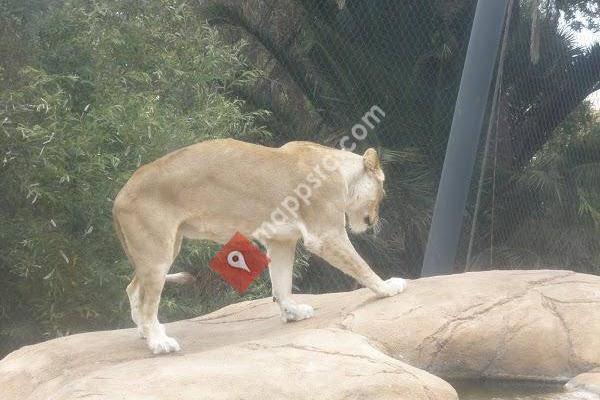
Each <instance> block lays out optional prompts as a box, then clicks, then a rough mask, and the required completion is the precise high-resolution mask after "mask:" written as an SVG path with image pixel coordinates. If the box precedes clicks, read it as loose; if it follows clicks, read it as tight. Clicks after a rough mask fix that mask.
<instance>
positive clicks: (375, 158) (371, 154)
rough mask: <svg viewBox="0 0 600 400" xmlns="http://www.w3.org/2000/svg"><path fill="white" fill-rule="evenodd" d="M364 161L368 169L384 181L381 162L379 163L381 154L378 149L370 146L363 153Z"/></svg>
mask: <svg viewBox="0 0 600 400" xmlns="http://www.w3.org/2000/svg"><path fill="white" fill-rule="evenodd" d="M363 162H364V163H365V168H366V169H367V171H369V172H371V173H373V174H374V175H375V177H377V179H379V180H381V181H383V179H384V175H383V171H382V170H381V164H380V163H379V155H378V154H377V150H375V149H374V148H369V149H367V151H365V154H363Z"/></svg>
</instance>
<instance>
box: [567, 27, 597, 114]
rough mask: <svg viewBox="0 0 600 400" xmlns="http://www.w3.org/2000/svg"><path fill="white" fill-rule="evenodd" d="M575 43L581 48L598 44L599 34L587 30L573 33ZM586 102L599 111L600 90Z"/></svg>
mask: <svg viewBox="0 0 600 400" xmlns="http://www.w3.org/2000/svg"><path fill="white" fill-rule="evenodd" d="M573 35H574V36H575V41H576V42H577V44H579V45H580V46H582V47H588V46H591V45H592V44H594V43H597V42H600V33H599V32H592V31H590V30H589V29H582V30H581V31H580V32H573ZM588 100H590V101H591V102H592V104H593V105H594V107H595V108H596V109H598V110H600V90H597V91H595V92H594V93H592V94H591V95H589V96H588Z"/></svg>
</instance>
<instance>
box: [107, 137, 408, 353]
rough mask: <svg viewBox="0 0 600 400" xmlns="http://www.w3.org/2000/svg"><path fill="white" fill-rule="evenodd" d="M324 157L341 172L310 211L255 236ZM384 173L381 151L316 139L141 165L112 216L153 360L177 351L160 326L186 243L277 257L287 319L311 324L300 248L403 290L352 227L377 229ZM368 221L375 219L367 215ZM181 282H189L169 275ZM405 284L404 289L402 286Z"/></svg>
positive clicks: (226, 148) (184, 154)
mask: <svg viewBox="0 0 600 400" xmlns="http://www.w3.org/2000/svg"><path fill="white" fill-rule="evenodd" d="M324 159H329V160H333V161H334V162H335V163H336V164H337V165H338V166H339V168H338V169H337V170H335V171H332V172H326V173H323V172H322V171H320V172H321V173H322V176H324V179H322V181H321V184H320V185H319V187H317V188H315V189H314V190H313V192H312V196H311V197H310V204H308V205H307V204H304V203H301V207H300V208H299V210H298V212H297V217H294V218H291V219H289V220H288V221H286V223H284V224H281V225H277V226H276V230H275V231H274V232H272V234H270V235H263V234H257V229H259V228H260V227H261V225H262V224H263V223H264V222H265V221H270V219H271V214H272V212H273V210H275V209H277V208H278V207H280V205H281V202H282V201H283V200H284V199H285V198H286V196H289V195H293V194H294V189H296V188H297V186H298V185H299V184H301V183H302V182H305V181H306V178H307V176H308V175H309V174H311V173H313V174H314V168H315V166H318V165H320V164H321V163H322V162H323V160H324ZM383 179H384V175H383V171H382V170H381V168H380V165H379V159H378V157H377V153H376V151H375V150H373V149H370V150H368V151H367V152H366V153H365V154H364V156H360V155H356V154H353V153H350V152H347V151H341V150H336V149H332V148H328V147H324V146H320V145H317V144H314V143H309V142H291V143H288V144H286V145H284V146H282V147H280V148H270V147H264V146H259V145H254V144H249V143H244V142H240V141H236V140H231V139H226V140H213V141H206V142H202V143H198V144H195V145H192V146H189V147H185V148H183V149H180V150H177V151H175V152H172V153H170V154H168V155H166V156H164V157H162V158H160V159H158V160H156V161H154V162H152V163H150V164H147V165H145V166H142V167H141V168H139V169H138V170H137V171H136V172H135V173H134V174H133V176H132V177H131V178H130V179H129V181H128V182H127V184H126V185H125V186H124V187H123V189H122V190H121V191H120V192H119V194H118V195H117V197H116V199H115V202H114V208H113V216H114V222H115V228H116V231H117V235H118V236H119V239H120V240H121V243H122V245H123V248H124V250H125V253H126V255H127V257H128V259H129V261H130V262H131V263H132V264H133V266H134V268H135V276H134V278H133V280H132V282H131V283H130V285H129V286H128V288H127V293H128V295H129V298H130V302H131V312H132V318H133V320H134V322H135V323H136V324H137V325H138V328H139V331H140V334H141V335H142V336H143V337H146V339H147V340H148V345H149V347H150V349H151V350H152V351H153V352H155V353H161V352H170V351H176V350H179V345H178V344H177V342H176V341H175V340H174V339H172V338H169V337H168V336H166V334H165V332H164V329H163V328H162V326H161V325H160V324H159V323H158V319H157V310H158V303H159V301H160V294H161V291H162V288H163V285H164V282H165V277H166V276H167V272H168V270H169V267H170V266H171V264H172V263H173V260H174V259H175V257H176V256H177V254H178V253H179V250H180V247H181V241H182V239H183V238H190V239H208V240H212V241H216V242H218V243H224V242H226V241H227V240H228V239H229V238H230V237H231V236H232V235H233V234H234V233H235V232H236V231H239V232H241V233H242V234H244V235H246V236H247V237H253V238H254V239H257V240H260V241H261V242H263V243H264V245H265V246H266V247H267V249H268V251H269V255H270V256H271V260H272V262H271V265H270V274H271V281H272V284H273V295H274V296H275V298H276V299H277V300H278V302H279V305H280V307H281V311H282V318H283V319H284V320H286V321H289V320H298V319H303V318H307V317H310V316H311V315H312V308H310V306H306V305H297V304H295V303H294V302H293V301H292V300H291V281H292V265H293V259H294V252H295V247H296V242H297V241H298V239H300V238H302V239H303V240H304V244H305V246H306V247H307V248H308V250H310V251H311V252H313V253H315V254H317V255H319V256H321V257H323V258H324V259H325V260H327V261H328V262H329V263H331V264H332V265H333V266H335V267H336V268H339V269H340V270H342V271H344V272H345V273H347V274H349V275H351V276H352V277H354V278H355V279H357V280H358V281H359V282H360V283H362V284H363V285H365V286H367V287H369V288H371V289H372V290H374V291H375V292H376V293H377V294H379V295H381V296H389V295H393V294H396V293H398V292H399V291H401V290H402V289H403V288H404V286H402V285H400V284H398V282H396V284H389V283H388V282H383V281H382V280H381V279H380V278H379V277H378V276H377V275H376V274H375V273H373V271H372V270H371V269H370V268H369V266H368V265H367V264H366V263H365V262H364V260H363V259H362V258H361V257H360V256H359V255H358V253H357V252H356V251H355V250H354V248H353V246H352V244H351V243H350V240H349V239H348V236H347V233H346V230H345V226H346V217H347V218H348V220H349V222H350V225H351V227H352V228H353V230H356V231H363V230H365V229H366V228H367V227H368V224H367V223H366V222H365V221H368V222H370V223H371V224H375V223H377V220H378V212H379V203H380V202H381V200H382V197H383ZM367 217H368V218H367ZM170 278H171V279H170V280H171V281H175V282H189V281H190V279H189V278H190V277H189V276H184V275H170ZM399 286H402V287H401V288H400V287H399Z"/></svg>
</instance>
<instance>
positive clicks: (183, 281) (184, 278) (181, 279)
mask: <svg viewBox="0 0 600 400" xmlns="http://www.w3.org/2000/svg"><path fill="white" fill-rule="evenodd" d="M166 281H167V282H171V283H177V284H178V285H190V284H192V283H194V282H196V277H195V276H194V275H192V274H190V273H189V272H178V273H176V274H167V276H166Z"/></svg>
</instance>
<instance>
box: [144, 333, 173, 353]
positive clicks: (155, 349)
mask: <svg viewBox="0 0 600 400" xmlns="http://www.w3.org/2000/svg"><path fill="white" fill-rule="evenodd" d="M148 348H149V349H150V351H152V353H154V354H163V353H171V352H174V351H179V350H181V347H180V346H179V343H177V340H175V339H173V338H172V337H169V336H166V335H164V336H161V337H158V338H155V339H148Z"/></svg>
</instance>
